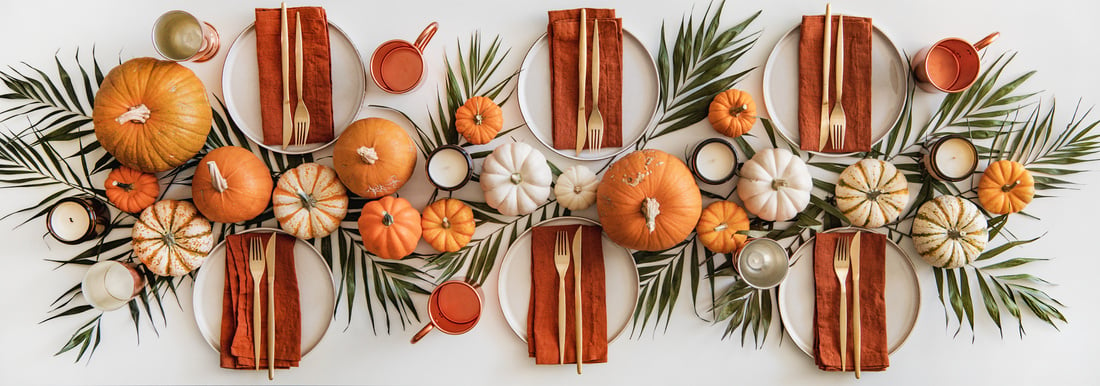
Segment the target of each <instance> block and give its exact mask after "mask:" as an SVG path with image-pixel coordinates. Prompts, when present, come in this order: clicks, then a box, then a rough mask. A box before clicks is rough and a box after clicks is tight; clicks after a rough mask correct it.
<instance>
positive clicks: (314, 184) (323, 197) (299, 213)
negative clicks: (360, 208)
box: [271, 163, 348, 239]
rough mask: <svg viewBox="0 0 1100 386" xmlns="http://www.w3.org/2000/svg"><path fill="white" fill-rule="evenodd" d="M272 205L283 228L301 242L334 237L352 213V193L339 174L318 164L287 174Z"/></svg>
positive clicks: (304, 165) (279, 185) (281, 178)
mask: <svg viewBox="0 0 1100 386" xmlns="http://www.w3.org/2000/svg"><path fill="white" fill-rule="evenodd" d="M271 202H272V205H274V206H275V208H274V211H275V218H276V219H278V220H279V226H281V227H282V228H283V230H284V231H286V232H287V233H290V234H292V235H294V237H297V238H300V239H312V238H317V237H325V236H328V235H329V234H332V232H334V231H336V228H339V227H340V221H343V220H344V216H345V215H347V214H348V192H347V189H345V188H344V185H342V184H340V179H339V178H337V177H336V171H334V170H332V168H329V167H327V166H324V165H321V164H316V163H306V164H302V165H300V166H298V167H296V168H294V169H290V170H287V171H286V173H283V175H282V176H280V177H279V182H278V183H277V184H276V185H275V192H273V193H271Z"/></svg>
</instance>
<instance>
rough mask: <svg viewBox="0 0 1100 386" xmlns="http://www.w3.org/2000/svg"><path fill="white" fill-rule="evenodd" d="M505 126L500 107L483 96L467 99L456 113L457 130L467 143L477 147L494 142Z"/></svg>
mask: <svg viewBox="0 0 1100 386" xmlns="http://www.w3.org/2000/svg"><path fill="white" fill-rule="evenodd" d="M503 126H504V118H503V114H502V113H501V111H500V106H497V104H496V103H494V102H493V100H492V99H489V98H486V97H483V96H475V97H472V98H470V99H467V100H466V103H465V104H463V105H462V106H461V107H459V108H458V111H456V112H455V128H456V129H458V132H459V133H460V134H462V136H463V137H465V138H466V141H468V142H470V143H472V144H475V145H482V144H486V143H489V141H492V140H493V138H496V136H497V133H499V132H500V129H501V127H503Z"/></svg>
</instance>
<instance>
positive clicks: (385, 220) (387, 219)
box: [382, 211, 393, 226]
mask: <svg viewBox="0 0 1100 386" xmlns="http://www.w3.org/2000/svg"><path fill="white" fill-rule="evenodd" d="M382 225H385V226H390V225H393V215H392V214H390V212H386V211H383V212H382Z"/></svg>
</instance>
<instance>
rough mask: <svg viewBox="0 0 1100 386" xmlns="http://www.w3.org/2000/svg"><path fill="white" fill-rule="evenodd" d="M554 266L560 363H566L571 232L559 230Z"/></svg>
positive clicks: (555, 244)
mask: <svg viewBox="0 0 1100 386" xmlns="http://www.w3.org/2000/svg"><path fill="white" fill-rule="evenodd" d="M554 267H555V268H557V269H558V353H559V354H561V357H560V358H559V359H558V364H564V363H565V273H566V272H568V271H569V234H568V233H566V232H558V233H557V237H556V240H555V241H554Z"/></svg>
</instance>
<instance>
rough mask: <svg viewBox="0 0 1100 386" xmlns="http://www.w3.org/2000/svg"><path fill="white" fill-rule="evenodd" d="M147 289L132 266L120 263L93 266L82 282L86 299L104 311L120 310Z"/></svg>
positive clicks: (104, 262) (81, 287) (100, 263)
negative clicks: (143, 289) (144, 288)
mask: <svg viewBox="0 0 1100 386" xmlns="http://www.w3.org/2000/svg"><path fill="white" fill-rule="evenodd" d="M143 287H145V278H143V277H142V276H141V274H139V273H138V272H137V270H136V269H134V267H133V266H132V265H129V264H125V263H122V262H118V261H112V260H108V261H101V262H98V263H95V264H93V265H92V266H91V267H90V268H88V272H87V273H85V274H84V280H83V281H81V282H80V290H81V292H82V293H83V294H84V299H85V300H87V301H88V304H90V305H91V306H92V307H95V308H97V309H99V310H103V311H111V310H115V309H118V308H120V307H122V306H123V305H125V304H126V303H129V302H130V300H131V299H133V298H134V297H135V296H137V295H138V294H140V293H141V289H142V288H143Z"/></svg>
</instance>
